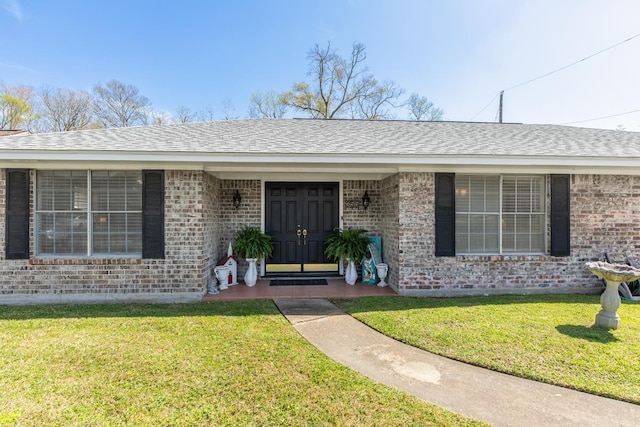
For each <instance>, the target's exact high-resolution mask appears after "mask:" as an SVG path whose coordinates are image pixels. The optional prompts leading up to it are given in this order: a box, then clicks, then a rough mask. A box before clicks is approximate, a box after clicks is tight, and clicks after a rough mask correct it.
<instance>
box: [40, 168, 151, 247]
mask: <svg viewBox="0 0 640 427" xmlns="http://www.w3.org/2000/svg"><path fill="white" fill-rule="evenodd" d="M141 252H142V178H141V172H140V171H89V172H87V171H38V172H37V177H36V254H37V255H139V254H140V253H141Z"/></svg>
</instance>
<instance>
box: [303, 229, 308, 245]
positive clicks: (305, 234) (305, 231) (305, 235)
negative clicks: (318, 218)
mask: <svg viewBox="0 0 640 427" xmlns="http://www.w3.org/2000/svg"><path fill="white" fill-rule="evenodd" d="M302 238H303V240H304V244H305V246H306V245H307V229H306V228H305V229H304V230H302Z"/></svg>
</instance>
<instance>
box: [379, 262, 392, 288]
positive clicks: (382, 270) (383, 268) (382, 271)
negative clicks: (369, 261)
mask: <svg viewBox="0 0 640 427" xmlns="http://www.w3.org/2000/svg"><path fill="white" fill-rule="evenodd" d="M376 271H377V273H378V277H379V278H380V282H378V286H380V287H381V288H384V287H385V286H387V282H385V281H384V279H386V278H387V272H388V271H389V266H388V265H387V264H385V263H380V264H376Z"/></svg>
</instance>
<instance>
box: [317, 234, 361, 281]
mask: <svg viewBox="0 0 640 427" xmlns="http://www.w3.org/2000/svg"><path fill="white" fill-rule="evenodd" d="M366 232H367V230H363V229H361V228H347V229H345V230H343V229H339V228H336V229H335V230H334V231H333V233H332V234H331V235H330V236H329V237H328V238H327V241H326V245H327V246H326V247H325V250H324V252H325V254H326V255H327V256H328V257H329V258H332V259H334V260H335V261H340V260H345V261H347V268H346V270H345V274H344V280H345V281H346V282H347V284H349V285H353V284H355V283H356V280H357V278H358V272H357V270H356V262H360V260H362V258H363V257H364V256H365V254H366V253H367V246H368V245H369V239H368V238H367V236H365V235H364V233H366Z"/></svg>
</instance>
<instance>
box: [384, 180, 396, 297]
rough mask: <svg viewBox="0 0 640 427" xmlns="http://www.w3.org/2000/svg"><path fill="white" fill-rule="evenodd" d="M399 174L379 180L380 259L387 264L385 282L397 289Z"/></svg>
mask: <svg viewBox="0 0 640 427" xmlns="http://www.w3.org/2000/svg"><path fill="white" fill-rule="evenodd" d="M399 185H400V183H399V175H398V174H396V175H392V176H390V177H388V178H385V179H383V180H382V181H381V182H380V204H381V206H380V230H381V234H382V253H383V258H382V260H383V261H384V262H385V263H386V264H388V265H389V271H388V273H387V279H386V282H387V283H389V286H391V287H392V288H393V289H395V290H396V291H398V282H399V280H400V275H399V272H400V269H399V267H400V264H399V260H400V243H399V242H400V224H399V222H398V218H399V215H400V194H399V191H398V189H399Z"/></svg>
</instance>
